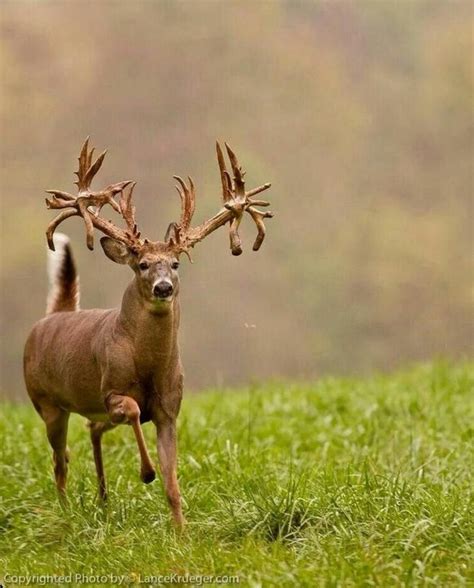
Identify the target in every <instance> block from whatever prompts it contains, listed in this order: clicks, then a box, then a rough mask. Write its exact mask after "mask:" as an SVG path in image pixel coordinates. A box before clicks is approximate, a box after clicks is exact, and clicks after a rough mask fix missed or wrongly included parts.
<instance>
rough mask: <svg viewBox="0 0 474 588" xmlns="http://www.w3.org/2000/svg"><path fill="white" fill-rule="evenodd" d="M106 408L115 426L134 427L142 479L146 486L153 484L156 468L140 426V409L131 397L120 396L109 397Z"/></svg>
mask: <svg viewBox="0 0 474 588" xmlns="http://www.w3.org/2000/svg"><path fill="white" fill-rule="evenodd" d="M106 406H107V411H108V413H109V417H110V420H111V422H112V423H113V424H120V423H129V424H131V425H132V428H133V432H134V433H135V439H136V440H137V445H138V451H139V452H140V461H141V468H140V478H141V479H142V481H143V482H145V484H149V483H150V482H153V480H154V479H155V476H156V474H155V468H154V466H153V463H152V461H151V458H150V455H149V453H148V449H147V447H146V443H145V437H144V436H143V431H142V428H141V425H140V407H139V406H138V404H137V403H136V402H135V400H134V399H133V398H130V396H121V395H120V394H109V395H107V399H106Z"/></svg>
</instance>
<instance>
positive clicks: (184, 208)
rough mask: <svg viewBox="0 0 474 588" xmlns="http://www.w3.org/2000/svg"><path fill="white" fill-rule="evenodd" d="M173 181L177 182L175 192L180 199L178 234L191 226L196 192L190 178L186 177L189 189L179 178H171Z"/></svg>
mask: <svg viewBox="0 0 474 588" xmlns="http://www.w3.org/2000/svg"><path fill="white" fill-rule="evenodd" d="M173 177H174V179H175V180H177V181H178V182H179V184H180V185H179V186H176V190H177V191H178V194H179V196H180V198H181V219H180V222H179V229H180V232H185V231H187V230H188V229H189V227H190V226H191V221H192V218H193V215H194V210H195V208H196V192H195V187H194V182H193V180H192V178H191V177H189V176H188V181H189V187H188V186H187V185H186V182H185V181H184V180H183V178H181V177H180V176H173Z"/></svg>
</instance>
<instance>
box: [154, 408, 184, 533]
mask: <svg viewBox="0 0 474 588" xmlns="http://www.w3.org/2000/svg"><path fill="white" fill-rule="evenodd" d="M156 426H157V433H158V457H159V460H160V470H161V475H162V477H163V485H164V488H165V492H166V497H167V499H168V503H169V505H170V507H171V513H172V515H173V520H174V522H175V524H176V526H177V527H179V528H181V527H183V525H184V523H185V522H186V521H185V519H184V516H183V512H182V509H181V494H180V491H179V484H178V474H177V447H176V421H175V420H174V419H171V418H166V419H163V420H162V419H160V421H159V422H157V423H156Z"/></svg>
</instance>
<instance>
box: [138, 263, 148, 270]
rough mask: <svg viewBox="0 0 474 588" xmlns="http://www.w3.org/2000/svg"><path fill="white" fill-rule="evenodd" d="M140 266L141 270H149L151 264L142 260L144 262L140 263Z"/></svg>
mask: <svg viewBox="0 0 474 588" xmlns="http://www.w3.org/2000/svg"><path fill="white" fill-rule="evenodd" d="M138 267H139V268H140V269H141V270H147V269H148V268H149V267H150V266H149V265H148V264H147V262H146V261H142V262H141V263H140V264H139V265H138Z"/></svg>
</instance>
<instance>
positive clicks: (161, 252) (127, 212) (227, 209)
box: [46, 139, 273, 307]
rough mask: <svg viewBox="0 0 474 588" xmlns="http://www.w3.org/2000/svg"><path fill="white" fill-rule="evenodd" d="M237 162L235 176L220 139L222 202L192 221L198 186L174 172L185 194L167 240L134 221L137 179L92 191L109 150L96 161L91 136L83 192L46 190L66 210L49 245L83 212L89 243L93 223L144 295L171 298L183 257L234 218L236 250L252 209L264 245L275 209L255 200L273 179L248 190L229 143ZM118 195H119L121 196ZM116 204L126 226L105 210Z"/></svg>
mask: <svg viewBox="0 0 474 588" xmlns="http://www.w3.org/2000/svg"><path fill="white" fill-rule="evenodd" d="M225 147H226V151H227V155H228V157H229V161H230V164H231V168H232V177H231V175H230V174H229V172H228V171H227V169H226V164H225V160H224V155H223V152H222V149H221V147H220V145H219V143H216V150H217V161H218V164H219V170H220V177H221V183H222V207H221V209H220V210H219V211H218V212H217V213H216V214H215V215H214V216H213V217H211V218H210V219H208V220H206V221H204V222H203V223H202V224H200V225H198V226H195V227H192V226H191V221H192V218H193V215H194V210H195V205H196V191H195V186H194V183H193V181H192V179H191V178H188V182H187V183H186V182H185V181H184V180H183V179H182V178H180V177H179V176H174V177H175V179H176V180H177V182H178V184H177V185H176V189H177V191H178V194H179V197H180V200H181V217H180V220H179V222H172V223H171V224H170V225H169V227H168V230H167V231H166V235H165V238H164V240H163V241H152V240H150V239H146V238H142V237H141V233H140V231H139V230H138V227H137V224H136V221H135V207H134V206H133V204H132V198H133V190H134V188H135V182H132V181H131V180H126V181H123V182H118V183H115V184H111V185H109V186H107V187H106V188H104V189H103V190H100V191H92V190H91V183H92V180H93V178H94V177H95V175H96V174H97V172H98V171H99V169H100V167H101V165H102V162H103V160H104V157H105V155H106V151H104V152H103V153H102V154H101V155H100V156H99V157H98V158H97V159H96V160H95V161H94V162H93V153H94V149H93V148H91V149H90V148H89V139H86V141H85V143H84V146H83V147H82V150H81V153H80V156H79V169H78V171H77V172H76V175H77V178H78V179H77V181H76V185H77V186H78V194H77V195H76V196H74V195H72V194H69V193H68V192H62V191H59V190H47V192H48V193H49V194H51V195H52V197H51V198H46V206H47V207H48V208H50V209H60V210H61V212H60V213H59V214H58V216H56V218H54V219H53V220H52V221H51V223H50V224H49V225H48V228H47V231H46V236H47V240H48V245H49V247H50V249H52V250H53V251H54V243H53V234H54V231H55V230H56V228H57V227H58V225H59V224H60V223H61V222H63V221H64V220H65V219H67V218H69V217H73V216H80V217H82V219H83V221H84V224H85V227H86V243H87V247H88V248H89V249H91V250H92V249H93V248H94V228H96V229H98V230H99V231H101V232H102V233H104V234H105V235H106V236H105V237H102V239H101V245H102V248H103V250H104V252H105V254H106V255H107V257H109V258H110V259H111V260H112V261H115V262H116V263H121V264H128V265H129V266H130V267H131V268H132V270H133V271H134V272H135V274H136V277H137V284H138V287H139V290H140V293H141V295H142V297H143V298H144V300H146V301H147V302H149V303H150V304H151V305H152V306H153V307H155V306H156V305H157V304H158V305H161V304H167V303H170V302H171V301H172V300H173V298H174V297H175V296H176V295H177V294H178V291H179V279H178V273H177V270H178V267H179V257H180V255H181V254H183V253H184V254H186V255H187V256H188V257H189V258H190V250H191V249H192V248H193V247H194V246H195V245H196V243H199V242H200V241H202V240H203V239H204V238H205V237H207V236H208V235H210V234H211V233H212V232H214V231H215V230H216V229H218V228H219V227H222V226H224V225H226V224H229V238H230V248H231V251H232V254H233V255H240V254H241V253H242V243H241V239H240V236H239V225H240V223H241V221H242V218H243V215H244V213H245V212H247V213H248V214H249V215H250V216H251V218H252V219H253V221H254V222H255V224H256V226H257V237H256V239H255V242H254V245H253V250H254V251H257V250H258V249H260V246H261V245H262V242H263V240H264V238H265V225H264V222H263V219H264V218H271V217H272V216H273V214H272V213H271V212H264V211H261V210H259V208H257V207H266V206H269V202H267V201H265V200H256V199H255V198H254V196H256V195H257V194H259V193H260V192H263V191H264V190H267V189H268V188H269V187H270V185H271V184H268V183H267V184H263V185H262V186H259V187H258V188H254V189H252V190H249V191H246V190H245V183H244V174H245V172H244V171H243V170H242V168H241V167H240V165H239V162H238V160H237V157H236V155H235V153H234V152H233V151H232V149H231V148H230V147H229V145H227V143H226V144H225ZM117 196H118V197H119V198H118V201H117V200H116V197H117ZM105 205H109V206H111V207H112V208H113V209H114V210H115V211H116V212H117V213H119V214H120V215H121V216H122V219H123V220H124V222H125V228H120V227H118V226H117V225H115V224H114V223H112V222H111V221H109V220H106V219H104V218H103V217H101V216H100V212H101V209H102V208H103V207H104V206H105Z"/></svg>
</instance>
